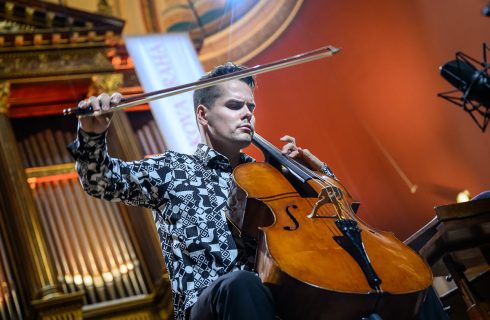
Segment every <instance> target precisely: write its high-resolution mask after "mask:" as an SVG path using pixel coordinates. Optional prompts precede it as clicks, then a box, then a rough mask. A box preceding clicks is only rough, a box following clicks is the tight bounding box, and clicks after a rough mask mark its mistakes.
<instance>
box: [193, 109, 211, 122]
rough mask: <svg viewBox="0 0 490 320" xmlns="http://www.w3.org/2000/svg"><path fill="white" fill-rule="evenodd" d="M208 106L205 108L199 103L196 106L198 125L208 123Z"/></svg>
mask: <svg viewBox="0 0 490 320" xmlns="http://www.w3.org/2000/svg"><path fill="white" fill-rule="evenodd" d="M208 111H209V110H208V108H206V107H205V106H204V105H202V104H200V105H198V106H197V108H196V118H197V122H198V123H199V124H200V125H207V124H208Z"/></svg>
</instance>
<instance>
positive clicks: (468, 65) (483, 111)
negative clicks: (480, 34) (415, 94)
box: [438, 43, 490, 132]
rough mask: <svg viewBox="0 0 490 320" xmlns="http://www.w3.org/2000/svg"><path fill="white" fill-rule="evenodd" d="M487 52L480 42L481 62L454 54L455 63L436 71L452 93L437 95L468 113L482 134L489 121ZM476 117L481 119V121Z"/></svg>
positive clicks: (489, 100)
mask: <svg viewBox="0 0 490 320" xmlns="http://www.w3.org/2000/svg"><path fill="white" fill-rule="evenodd" d="M487 50H489V49H488V47H487V45H486V44H485V43H484V44H483V62H480V61H477V60H475V59H473V58H472V57H470V56H468V55H466V54H464V53H462V52H458V53H456V60H452V61H449V62H447V63H446V64H444V65H442V66H441V67H440V68H439V69H440V71H441V76H442V77H443V78H444V79H446V80H447V81H448V82H449V83H450V84H451V85H453V86H454V87H455V88H456V90H452V91H448V92H443V93H439V94H438V96H439V97H441V98H444V99H446V100H448V101H450V102H452V103H454V104H456V105H458V106H460V107H462V108H463V110H464V111H466V112H468V113H469V114H470V116H471V117H472V118H473V120H474V121H475V122H476V124H477V125H478V127H479V128H480V129H481V130H482V132H485V129H486V127H487V125H488V122H489V120H490V76H489V74H488V69H489V67H490V66H489V64H488V63H487V57H486V51H487ZM479 67H482V69H479ZM455 93H458V96H454V94H455ZM461 93H462V95H461ZM451 94H453V95H451ZM478 118H482V119H481V121H479V120H478Z"/></svg>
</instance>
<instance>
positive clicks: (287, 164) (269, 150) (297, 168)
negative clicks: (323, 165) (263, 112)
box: [252, 132, 315, 183]
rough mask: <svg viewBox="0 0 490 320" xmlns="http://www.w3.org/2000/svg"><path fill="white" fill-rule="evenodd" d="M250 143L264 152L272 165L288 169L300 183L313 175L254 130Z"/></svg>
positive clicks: (267, 160)
mask: <svg viewBox="0 0 490 320" xmlns="http://www.w3.org/2000/svg"><path fill="white" fill-rule="evenodd" d="M252 143H253V144H254V145H255V146H256V147H257V148H259V149H260V150H261V151H262V152H263V153H264V156H265V160H266V162H268V163H270V164H272V165H273V166H282V167H283V168H286V169H288V170H289V171H290V172H291V174H293V175H294V176H296V178H297V179H298V180H300V181H301V182H302V183H305V182H306V181H307V180H309V179H312V178H313V177H314V176H315V174H314V173H313V172H312V171H311V170H309V169H308V168H306V167H305V166H304V165H302V164H300V163H299V162H297V161H296V160H294V159H291V158H289V157H287V156H285V155H283V154H282V152H281V151H280V150H279V149H278V148H276V147H275V146H274V145H273V144H272V143H270V142H269V141H267V140H266V139H264V138H263V137H261V136H260V135H259V134H258V133H257V132H255V133H254V135H253V137H252Z"/></svg>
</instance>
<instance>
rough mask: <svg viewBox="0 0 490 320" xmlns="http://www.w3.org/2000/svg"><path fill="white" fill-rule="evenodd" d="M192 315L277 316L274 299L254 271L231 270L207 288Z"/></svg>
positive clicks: (210, 319)
mask: <svg viewBox="0 0 490 320" xmlns="http://www.w3.org/2000/svg"><path fill="white" fill-rule="evenodd" d="M190 319H191V320H225V319H233V320H255V319H260V320H269V319H274V300H273V299H272V294H271V293H270V291H269V289H268V288H267V287H265V286H264V285H263V284H262V282H261V281H260V278H259V277H258V276H256V275H255V274H254V273H252V272H248V271H235V272H230V273H227V274H225V275H222V276H221V277H219V278H218V279H217V280H216V281H214V282H213V283H212V284H211V285H210V286H209V287H208V288H206V289H204V291H203V292H202V293H201V295H200V296H199V299H198V300H197V302H196V303H195V304H194V306H193V307H192V309H191V312H190Z"/></svg>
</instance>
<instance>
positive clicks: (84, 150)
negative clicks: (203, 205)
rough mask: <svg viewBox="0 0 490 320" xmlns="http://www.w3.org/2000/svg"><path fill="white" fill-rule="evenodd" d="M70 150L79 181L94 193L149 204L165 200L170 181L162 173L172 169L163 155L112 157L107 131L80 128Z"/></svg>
mask: <svg viewBox="0 0 490 320" xmlns="http://www.w3.org/2000/svg"><path fill="white" fill-rule="evenodd" d="M68 150H69V151H70V153H71V154H72V156H73V157H74V158H75V161H76V165H75V166H76V170H77V172H78V176H79V179H80V183H81V185H82V187H83V189H84V190H85V191H86V192H87V193H88V194H90V195H91V196H94V197H97V198H101V199H105V200H109V201H121V202H123V203H125V204H128V205H133V206H142V207H147V208H156V207H158V206H161V205H162V204H163V202H165V201H166V200H165V197H164V194H165V192H166V190H167V188H168V183H165V181H164V179H163V178H162V177H165V176H167V175H168V173H169V172H170V171H171V168H170V165H171V163H170V162H169V161H165V157H164V155H162V156H160V157H153V158H147V159H144V160H140V161H132V162H125V161H122V160H120V159H116V158H111V157H110V156H109V155H108V153H107V144H106V133H103V134H93V133H88V132H84V131H83V130H82V129H80V128H79V129H78V134H77V139H76V140H75V141H74V142H73V143H71V144H70V145H69V146H68Z"/></svg>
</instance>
